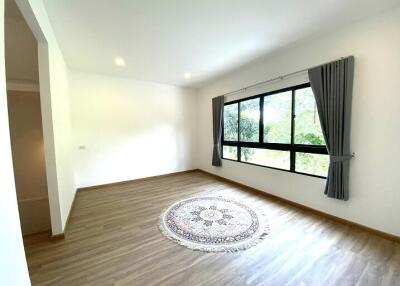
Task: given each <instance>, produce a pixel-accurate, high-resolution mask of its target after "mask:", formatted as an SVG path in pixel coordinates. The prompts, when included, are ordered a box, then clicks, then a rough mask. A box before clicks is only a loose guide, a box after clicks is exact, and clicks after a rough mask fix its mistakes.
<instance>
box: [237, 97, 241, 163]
mask: <svg viewBox="0 0 400 286" xmlns="http://www.w3.org/2000/svg"><path fill="white" fill-rule="evenodd" d="M237 126H238V134H237V141H238V146H237V160H238V161H239V162H240V161H241V153H242V152H241V147H240V144H239V142H240V102H238V122H237Z"/></svg>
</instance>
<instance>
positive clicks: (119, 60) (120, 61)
mask: <svg viewBox="0 0 400 286" xmlns="http://www.w3.org/2000/svg"><path fill="white" fill-rule="evenodd" d="M114 63H115V64H116V65H117V66H119V67H123V66H125V60H124V59H123V58H121V57H116V58H115V59H114Z"/></svg>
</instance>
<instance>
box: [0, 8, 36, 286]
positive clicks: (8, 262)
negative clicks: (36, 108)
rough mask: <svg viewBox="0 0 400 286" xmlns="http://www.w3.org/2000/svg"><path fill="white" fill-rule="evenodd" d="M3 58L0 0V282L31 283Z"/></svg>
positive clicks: (14, 284)
mask: <svg viewBox="0 0 400 286" xmlns="http://www.w3.org/2000/svg"><path fill="white" fill-rule="evenodd" d="M4 67H5V59H4V0H0V87H1V88H0V158H1V160H0V170H1V179H0V229H1V235H0V284H1V285H10V286H17V285H22V286H25V285H30V281H29V274H28V267H27V265H26V260H25V252H24V246H23V243H22V234H21V226H20V222H19V215H18V207H17V196H16V193H15V184H14V173H13V165H12V158H11V144H10V133H9V128H8V112H7V97H6V77H5V70H4Z"/></svg>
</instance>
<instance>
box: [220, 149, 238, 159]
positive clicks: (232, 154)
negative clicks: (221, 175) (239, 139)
mask: <svg viewBox="0 0 400 286" xmlns="http://www.w3.org/2000/svg"><path fill="white" fill-rule="evenodd" d="M222 157H223V158H225V159H232V160H237V147H236V146H223V150H222Z"/></svg>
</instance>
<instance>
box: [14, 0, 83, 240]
mask: <svg viewBox="0 0 400 286" xmlns="http://www.w3.org/2000/svg"><path fill="white" fill-rule="evenodd" d="M16 2H17V4H18V6H19V8H20V9H21V12H22V14H23V15H24V18H25V20H26V22H27V23H28V25H29V27H30V28H31V30H32V32H33V34H34V35H35V37H36V39H37V40H38V55H39V56H38V58H39V82H40V96H41V108H42V118H43V137H44V144H45V157H46V171H47V185H48V191H49V201H50V213H51V225H52V232H53V234H59V233H62V232H63V231H64V228H65V223H66V220H67V218H68V214H69V211H70V209H71V204H72V201H73V198H74V195H75V192H76V189H75V182H74V177H73V166H72V159H71V153H72V149H71V147H72V145H71V143H72V137H71V119H70V110H69V105H70V104H69V93H68V92H69V91H68V73H67V66H66V63H65V61H64V57H63V55H62V53H61V50H60V48H59V46H58V43H57V40H56V38H55V35H54V32H53V29H52V27H51V25H50V21H49V18H48V15H47V12H46V9H45V7H44V4H43V1H42V0H28V1H25V0H16Z"/></svg>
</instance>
